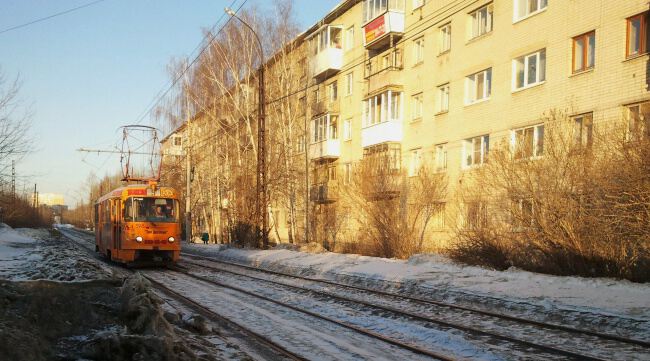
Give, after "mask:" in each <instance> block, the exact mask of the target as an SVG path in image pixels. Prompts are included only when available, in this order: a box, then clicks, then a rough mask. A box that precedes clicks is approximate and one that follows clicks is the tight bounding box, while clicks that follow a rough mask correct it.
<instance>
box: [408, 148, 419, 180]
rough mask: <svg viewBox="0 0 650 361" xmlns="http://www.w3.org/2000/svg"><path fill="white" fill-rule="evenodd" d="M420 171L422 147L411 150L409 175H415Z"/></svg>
mask: <svg viewBox="0 0 650 361" xmlns="http://www.w3.org/2000/svg"><path fill="white" fill-rule="evenodd" d="M419 172H420V149H419V148H418V149H413V150H411V160H410V162H409V177H414V176H416V175H418V173H419Z"/></svg>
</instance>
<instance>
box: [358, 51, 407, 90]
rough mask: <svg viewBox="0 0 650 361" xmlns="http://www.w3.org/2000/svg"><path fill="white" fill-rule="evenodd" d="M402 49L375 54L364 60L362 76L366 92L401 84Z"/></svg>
mask: <svg viewBox="0 0 650 361" xmlns="http://www.w3.org/2000/svg"><path fill="white" fill-rule="evenodd" d="M403 68H404V67H403V62H402V51H401V50H400V49H396V50H391V51H389V52H388V53H386V54H383V55H380V56H376V57H374V58H371V59H369V60H367V61H366V64H365V67H364V78H365V79H366V85H367V88H366V94H372V93H375V92H377V91H378V90H380V89H382V88H385V87H387V86H391V85H392V86H399V85H400V84H402V72H401V70H402V69H403Z"/></svg>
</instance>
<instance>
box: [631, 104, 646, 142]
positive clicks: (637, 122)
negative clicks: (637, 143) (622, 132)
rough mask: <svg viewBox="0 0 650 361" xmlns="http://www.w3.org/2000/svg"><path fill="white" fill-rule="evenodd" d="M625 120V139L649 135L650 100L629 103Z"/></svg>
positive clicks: (632, 139)
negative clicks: (626, 120)
mask: <svg viewBox="0 0 650 361" xmlns="http://www.w3.org/2000/svg"><path fill="white" fill-rule="evenodd" d="M627 111H628V122H627V139H628V140H629V141H634V140H639V139H643V138H645V137H648V136H649V135H650V102H645V103H640V104H634V105H629V106H628V107H627Z"/></svg>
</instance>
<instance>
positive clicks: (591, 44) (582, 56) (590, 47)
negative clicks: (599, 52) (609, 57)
mask: <svg viewBox="0 0 650 361" xmlns="http://www.w3.org/2000/svg"><path fill="white" fill-rule="evenodd" d="M595 49H596V33H595V32H593V31H590V32H588V33H586V34H582V35H579V36H576V37H575V38H573V72H574V73H578V72H581V71H585V70H587V69H592V68H593V67H594V63H595V55H596V50H595Z"/></svg>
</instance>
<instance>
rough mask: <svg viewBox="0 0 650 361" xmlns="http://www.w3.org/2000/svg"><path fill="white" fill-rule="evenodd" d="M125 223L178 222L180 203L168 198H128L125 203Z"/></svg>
mask: <svg viewBox="0 0 650 361" xmlns="http://www.w3.org/2000/svg"><path fill="white" fill-rule="evenodd" d="M124 221H125V222H177V221H178V201H176V200H174V199H168V198H144V197H142V198H136V197H132V198H128V199H127V200H126V201H125V202H124Z"/></svg>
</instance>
